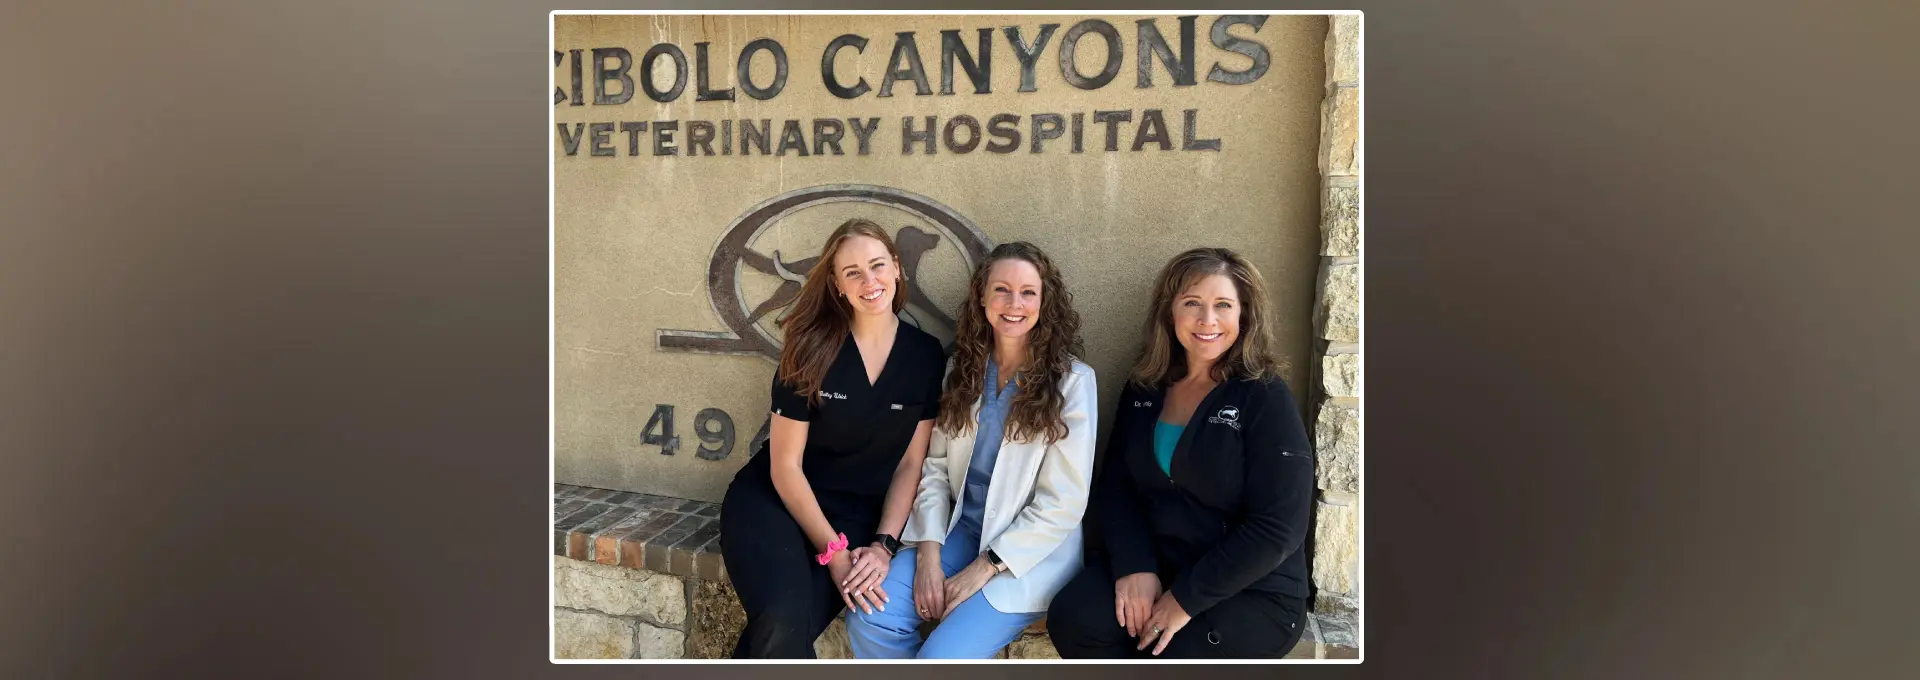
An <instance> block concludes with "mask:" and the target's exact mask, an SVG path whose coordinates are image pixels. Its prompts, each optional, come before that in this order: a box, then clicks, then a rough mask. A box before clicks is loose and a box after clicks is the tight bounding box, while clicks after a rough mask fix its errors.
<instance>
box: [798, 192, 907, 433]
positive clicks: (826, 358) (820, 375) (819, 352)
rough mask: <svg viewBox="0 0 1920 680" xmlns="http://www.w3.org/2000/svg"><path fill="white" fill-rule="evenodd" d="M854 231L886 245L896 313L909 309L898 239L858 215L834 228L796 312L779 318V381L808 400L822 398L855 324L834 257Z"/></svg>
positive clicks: (803, 287)
mask: <svg viewBox="0 0 1920 680" xmlns="http://www.w3.org/2000/svg"><path fill="white" fill-rule="evenodd" d="M855 236H865V237H868V238H871V239H875V240H877V241H879V242H880V244H881V245H884V246H886V247H887V254H888V255H889V256H891V257H893V260H894V272H895V274H896V276H895V277H894V281H893V286H892V288H893V312H894V313H895V314H898V313H900V310H902V309H906V308H907V290H906V287H905V286H903V285H901V284H903V283H905V282H906V280H907V273H906V272H904V271H901V270H900V268H899V261H900V251H898V250H896V249H894V247H893V238H892V237H889V236H887V231H886V230H885V229H882V228H881V227H880V225H878V224H875V223H873V222H872V221H871V220H865V219H861V218H858V217H856V218H853V219H850V220H847V221H846V222H843V223H841V224H840V226H839V227H838V228H835V229H834V230H833V234H832V235H829V236H827V244H826V245H825V246H824V247H822V248H821V249H820V259H819V260H818V261H816V262H814V263H813V268H812V269H809V270H807V281H806V283H803V284H801V285H800V294H799V295H798V296H796V297H794V299H793V302H791V303H789V305H790V309H791V311H789V312H788V313H787V314H786V316H785V317H784V318H781V319H779V320H777V321H775V322H774V325H776V326H779V327H780V329H781V330H784V331H786V341H785V342H784V343H783V344H782V345H781V346H780V368H779V369H778V370H777V372H776V373H775V374H776V375H778V376H779V378H780V380H782V381H784V382H789V383H792V384H793V385H794V387H795V388H796V389H797V390H798V392H799V393H800V395H801V396H804V397H806V398H807V403H808V404H809V405H817V404H819V403H820V383H821V381H823V380H825V379H826V377H827V368H828V367H831V366H832V365H833V360H834V358H835V357H838V356H839V355H840V344H841V343H842V342H845V341H846V339H847V329H848V328H850V327H851V326H852V324H853V305H851V304H849V303H848V302H847V300H846V298H844V297H841V295H840V289H839V286H837V285H835V284H834V281H835V280H836V279H835V277H834V275H833V257H834V255H835V254H837V253H839V252H840V244H842V243H846V241H847V239H849V238H853V237H855Z"/></svg>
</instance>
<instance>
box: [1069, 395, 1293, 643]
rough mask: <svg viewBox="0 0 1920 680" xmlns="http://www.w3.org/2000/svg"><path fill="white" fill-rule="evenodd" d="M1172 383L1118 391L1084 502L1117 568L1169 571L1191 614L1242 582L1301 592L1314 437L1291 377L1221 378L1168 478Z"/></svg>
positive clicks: (1197, 412)
mask: <svg viewBox="0 0 1920 680" xmlns="http://www.w3.org/2000/svg"><path fill="white" fill-rule="evenodd" d="M1165 392H1166V390H1165V389H1161V388H1155V389H1147V388H1141V387H1139V386H1137V385H1134V384H1132V383H1129V384H1128V385H1127V387H1126V389H1125V390H1124V391H1122V392H1121V393H1120V406H1119V409H1118V410H1117V413H1116V414H1115V417H1114V429H1113V432H1112V435H1111V436H1109V437H1108V441H1107V452H1106V457H1105V461H1104V462H1103V463H1102V465H1103V470H1102V472H1101V474H1100V480H1099V483H1098V484H1096V485H1095V489H1094V498H1093V505H1092V507H1091V508H1090V509H1089V512H1090V513H1091V514H1093V516H1094V518H1095V521H1096V522H1098V523H1099V524H1098V528H1099V531H1100V535H1101V539H1102V541H1103V542H1104V543H1105V545H1104V546H1103V547H1104V548H1105V549H1106V552H1107V554H1108V556H1109V557H1110V558H1111V559H1112V564H1113V575H1114V578H1116V579H1118V578H1120V577H1122V576H1126V575H1128V574H1135V573H1140V572H1153V573H1156V574H1159V575H1160V576H1161V578H1162V579H1163V580H1165V579H1168V578H1169V575H1170V576H1171V583H1169V584H1166V585H1167V587H1168V589H1169V590H1170V591H1171V592H1172V593H1173V596H1174V598H1175V599H1176V600H1178V601H1179V602H1180V607H1181V608H1182V609H1185V610H1186V612H1187V614H1189V615H1194V614H1199V613H1200V612H1203V611H1206V610H1207V609H1208V608H1211V607H1212V606H1213V605H1215V604H1218V603H1219V602H1220V601H1221V600H1224V599H1227V598H1228V597H1231V596H1233V595H1235V594H1237V593H1239V592H1241V591H1242V590H1255V591H1263V592H1268V593H1273V594H1277V595H1282V596H1286V597H1290V598H1299V599H1303V600H1304V599H1305V598H1306V597H1307V573H1308V566H1307V558H1306V551H1305V550H1304V545H1305V543H1306V536H1307V532H1308V531H1309V529H1310V527H1311V524H1309V518H1310V517H1311V516H1312V514H1311V513H1312V503H1313V487H1314V478H1313V447H1312V446H1311V445H1310V444H1309V443H1308V441H1307V430H1306V427H1305V425H1304V424H1303V423H1302V422H1301V420H1300V411H1299V410H1298V409H1297V408H1296V407H1295V406H1294V400H1293V394H1292V392H1289V391H1288V390H1287V385H1286V383H1285V382H1283V381H1281V380H1280V379H1278V378H1274V379H1268V380H1259V381H1254V380H1233V381H1228V382H1224V383H1221V384H1219V385H1217V386H1215V387H1214V388H1213V391H1212V392H1211V393H1209V394H1207V396H1206V398H1205V399H1204V400H1202V401H1201V402H1200V407H1199V408H1197V409H1194V412H1193V417H1192V419H1190V420H1189V421H1188V422H1187V424H1186V430H1185V431H1184V432H1182V433H1181V435H1180V444H1179V446H1177V447H1176V448H1175V449H1174V452H1173V462H1172V465H1171V468H1172V470H1173V473H1172V475H1171V477H1169V475H1168V474H1167V473H1165V472H1162V471H1161V470H1160V464H1159V463H1158V462H1156V461H1155V460H1154V457H1153V428H1154V422H1155V421H1157V420H1159V417H1160V410H1161V408H1162V407H1163V406H1164V404H1163V398H1164V396H1165Z"/></svg>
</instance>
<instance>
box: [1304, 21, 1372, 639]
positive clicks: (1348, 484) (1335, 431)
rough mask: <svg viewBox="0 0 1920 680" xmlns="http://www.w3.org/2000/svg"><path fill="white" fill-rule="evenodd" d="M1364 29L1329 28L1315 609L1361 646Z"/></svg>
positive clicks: (1327, 633)
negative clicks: (1361, 196) (1362, 63)
mask: <svg viewBox="0 0 1920 680" xmlns="http://www.w3.org/2000/svg"><path fill="white" fill-rule="evenodd" d="M1360 23H1361V18H1360V17H1359V16H1335V17H1330V19H1329V21H1328V30H1327V43H1326V60H1327V74H1326V100H1325V102H1324V103H1322V105H1321V123H1320V177H1321V199H1320V230H1321V242H1320V255H1321V257H1320V281H1319V293H1320V300H1319V302H1318V303H1317V304H1316V306H1315V310H1314V330H1315V333H1314V335H1315V338H1316V340H1315V344H1316V345H1317V346H1318V347H1317V348H1318V350H1319V351H1318V352H1317V354H1318V355H1319V358H1320V361H1319V366H1318V367H1317V370H1316V371H1315V372H1316V373H1317V374H1318V377H1319V380H1318V381H1317V384H1316V385H1314V389H1313V392H1314V400H1315V402H1317V407H1318V409H1319V411H1318V416H1317V417H1316V418H1315V419H1314V424H1313V433H1314V444H1315V447H1316V448H1317V449H1318V450H1319V456H1320V457H1319V480H1318V486H1319V488H1320V493H1319V499H1318V502H1317V503H1315V504H1314V530H1313V550H1314V553H1313V585H1314V590H1315V593H1314V601H1313V609H1314V612H1315V613H1316V615H1317V617H1318V619H1319V621H1318V623H1319V626H1320V632H1321V634H1322V636H1323V637H1325V638H1327V639H1328V640H1329V641H1330V642H1333V643H1335V644H1338V645H1340V646H1342V647H1356V648H1357V647H1358V646H1359V645H1358V640H1357V639H1355V636H1356V635H1357V630H1358V626H1357V624H1358V616H1359V610H1360V555H1359V549H1360V524H1359V520H1360V517H1359V514H1360V455H1361V454H1360V384H1361V381H1360V366H1361V359H1360V225H1361V220H1360V159H1361V140H1360V52H1361V50H1360Z"/></svg>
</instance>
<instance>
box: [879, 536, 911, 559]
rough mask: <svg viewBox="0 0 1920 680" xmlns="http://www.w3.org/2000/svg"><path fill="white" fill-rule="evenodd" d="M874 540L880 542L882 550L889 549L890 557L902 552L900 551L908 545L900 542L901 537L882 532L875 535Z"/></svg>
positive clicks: (888, 554)
mask: <svg viewBox="0 0 1920 680" xmlns="http://www.w3.org/2000/svg"><path fill="white" fill-rule="evenodd" d="M873 541H874V542H875V543H879V544H880V548H881V549H882V550H885V551H887V556H888V557H892V556H894V555H898V554H900V551H901V550H902V549H904V548H906V547H907V546H906V544H904V543H901V542H900V539H898V538H894V537H893V534H880V535H879V536H877V537H875V538H874V539H873Z"/></svg>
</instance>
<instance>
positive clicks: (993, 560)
mask: <svg viewBox="0 0 1920 680" xmlns="http://www.w3.org/2000/svg"><path fill="white" fill-rule="evenodd" d="M986 555H987V564H991V565H993V572H994V573H996V574H997V573H1000V572H1003V571H1006V570H1007V563H1006V562H1003V561H1001V560H1000V555H998V554H996V553H994V552H993V549H992V548H988V549H987V552H986Z"/></svg>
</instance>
